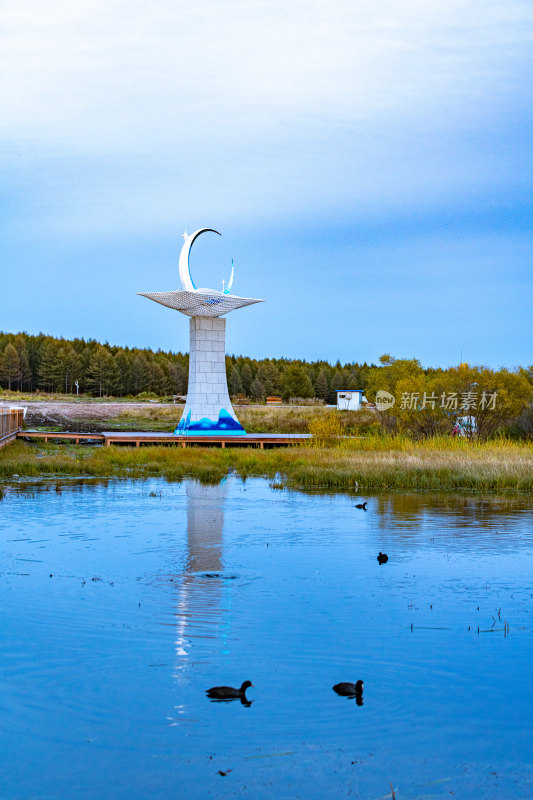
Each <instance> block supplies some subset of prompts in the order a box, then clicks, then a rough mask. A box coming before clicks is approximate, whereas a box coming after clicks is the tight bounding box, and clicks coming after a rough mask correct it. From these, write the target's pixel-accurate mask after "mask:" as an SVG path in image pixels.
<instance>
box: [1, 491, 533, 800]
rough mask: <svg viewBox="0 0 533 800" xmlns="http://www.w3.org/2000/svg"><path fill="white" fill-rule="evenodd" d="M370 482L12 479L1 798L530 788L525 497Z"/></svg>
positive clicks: (4, 585)
mask: <svg viewBox="0 0 533 800" xmlns="http://www.w3.org/2000/svg"><path fill="white" fill-rule="evenodd" d="M365 499H368V511H367V512H364V511H360V510H357V509H356V508H355V507H354V504H355V503H356V502H360V501H358V500H357V499H356V498H353V497H352V498H351V497H347V496H341V495H319V494H314V495H304V494H300V493H289V492H286V491H278V490H273V489H271V488H270V487H269V485H268V483H267V482H265V481H262V480H250V481H247V482H246V483H245V484H243V483H242V482H240V481H239V480H237V479H234V478H229V479H228V480H226V481H225V482H224V483H222V484H221V485H219V486H214V487H213V486H212V487H209V486H207V487H206V486H201V485H200V484H198V483H196V482H195V481H188V482H184V483H182V484H167V483H166V482H165V481H163V480H159V479H158V480H152V481H147V482H133V481H132V482H125V481H122V482H119V481H109V482H106V483H101V482H100V483H90V482H85V483H83V482H82V483H73V482H72V483H67V482H64V483H61V484H60V485H56V484H45V485H39V486H32V485H30V484H23V485H20V486H18V487H15V486H12V487H11V488H10V489H9V490H8V492H7V494H6V496H5V498H4V500H3V501H2V503H0V528H1V531H0V625H1V640H0V740H1V741H0V745H1V747H0V786H1V790H0V797H2V800H6V798H7V799H11V798H43V800H48V798H65V799H68V800H77V799H78V798H82V799H85V798H95V797H110V798H120V799H122V798H128V800H135V799H136V798H147V797H150V798H165V800H167V799H168V798H196V797H200V798H201V797H208V796H212V797H239V796H243V797H250V798H267V797H276V798H299V797H302V798H315V797H317V798H320V797H345V796H351V797H361V798H376V799H377V798H385V797H387V796H389V797H390V796H391V795H390V792H391V784H392V786H393V787H394V790H395V793H396V797H397V798H398V800H400V798H443V797H446V798H450V797H454V796H455V797H459V798H475V799H476V800H479V798H496V799H497V800H500V799H506V798H509V799H511V798H531V797H533V737H532V732H533V722H532V718H531V709H532V708H533V682H532V679H531V663H532V659H533V624H532V623H533V619H532V617H533V599H532V593H533V586H532V574H533V572H532V567H533V512H532V509H531V504H530V502H529V500H527V499H524V498H513V499H509V498H506V499H501V498H500V499H496V498H485V499H479V498H474V497H464V496H463V497H451V496H423V495H394V496H392V495H391V496H384V495H380V496H377V497H370V498H365ZM380 550H381V551H385V552H386V553H388V555H389V562H388V563H387V564H385V565H383V566H379V565H378V563H377V561H376V556H377V553H378V552H379V551H380ZM358 678H362V679H363V680H364V681H365V689H364V702H363V705H357V704H356V702H355V701H354V700H353V699H346V698H342V697H338V696H337V695H336V694H334V692H333V691H332V688H331V687H332V685H333V684H334V683H336V682H337V681H355V680H357V679H358ZM246 679H249V680H251V681H252V682H253V684H254V688H252V689H250V690H249V691H248V699H249V700H252V701H253V702H252V704H251V705H250V706H245V705H243V704H241V703H240V702H239V701H236V702H232V703H213V702H210V701H209V700H208V699H207V698H206V697H205V689H207V688H209V687H210V686H213V685H216V684H230V685H234V686H239V685H240V684H241V682H242V681H244V680H246ZM219 771H220V772H222V773H226V774H220V773H219Z"/></svg>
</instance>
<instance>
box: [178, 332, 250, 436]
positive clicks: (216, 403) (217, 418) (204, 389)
mask: <svg viewBox="0 0 533 800" xmlns="http://www.w3.org/2000/svg"><path fill="white" fill-rule="evenodd" d="M189 330H190V351H189V388H188V390H187V403H186V404H185V409H184V411H183V415H182V417H181V420H180V423H179V425H178V427H177V428H176V430H175V431H174V433H176V434H187V433H190V434H194V435H195V436H198V435H199V434H200V435H201V434H205V435H209V434H213V433H224V434H229V433H231V434H236V435H239V434H244V433H245V430H244V428H243V427H242V425H241V424H240V422H239V420H238V419H237V416H236V414H235V412H234V410H233V407H232V405H231V400H230V397H229V392H228V382H227V380H226V320H225V319H222V318H220V317H191V319H190V321H189Z"/></svg>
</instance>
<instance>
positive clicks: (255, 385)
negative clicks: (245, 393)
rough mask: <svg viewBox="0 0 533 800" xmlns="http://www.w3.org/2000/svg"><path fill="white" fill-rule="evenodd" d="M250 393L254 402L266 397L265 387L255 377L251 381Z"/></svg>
mask: <svg viewBox="0 0 533 800" xmlns="http://www.w3.org/2000/svg"><path fill="white" fill-rule="evenodd" d="M250 392H251V395H252V397H253V398H254V400H264V399H265V397H266V391H265V387H264V385H263V383H262V382H261V381H260V380H259V378H258V377H257V376H256V377H255V378H254V379H253V381H252V385H251V386H250Z"/></svg>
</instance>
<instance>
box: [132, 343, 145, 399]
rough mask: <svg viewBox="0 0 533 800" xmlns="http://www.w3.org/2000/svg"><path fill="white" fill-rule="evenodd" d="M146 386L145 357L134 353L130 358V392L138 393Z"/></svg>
mask: <svg viewBox="0 0 533 800" xmlns="http://www.w3.org/2000/svg"><path fill="white" fill-rule="evenodd" d="M147 386H148V364H147V362H146V358H145V357H144V356H143V355H141V354H140V353H136V354H135V355H134V356H133V358H132V360H131V393H132V394H139V393H140V392H144V391H146V388H147Z"/></svg>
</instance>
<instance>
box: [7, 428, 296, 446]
mask: <svg viewBox="0 0 533 800" xmlns="http://www.w3.org/2000/svg"><path fill="white" fill-rule="evenodd" d="M17 438H18V439H29V440H33V439H41V440H43V441H44V442H45V443H46V442H49V441H54V442H57V441H71V442H74V443H75V444H79V443H80V442H82V441H90V442H97V443H98V444H103V445H105V446H106V447H109V446H110V445H112V444H115V445H130V446H131V445H133V446H134V447H140V446H141V445H151V444H152V445H153V444H159V445H161V444H164V445H174V446H176V445H178V446H181V447H187V446H188V445H203V446H204V447H217V446H218V447H259V448H260V449H261V450H263V449H264V448H265V447H287V446H288V445H291V444H292V445H294V444H302V442H306V441H308V440H309V439H310V438H311V434H309V433H247V434H245V435H243V436H231V435H230V436H227V435H226V436H225V435H223V434H217V435H213V436H194V435H191V434H187V435H186V436H176V435H175V434H173V433H151V432H148V431H103V432H102V433H75V432H72V433H69V432H68V431H19V432H18V433H17Z"/></svg>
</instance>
